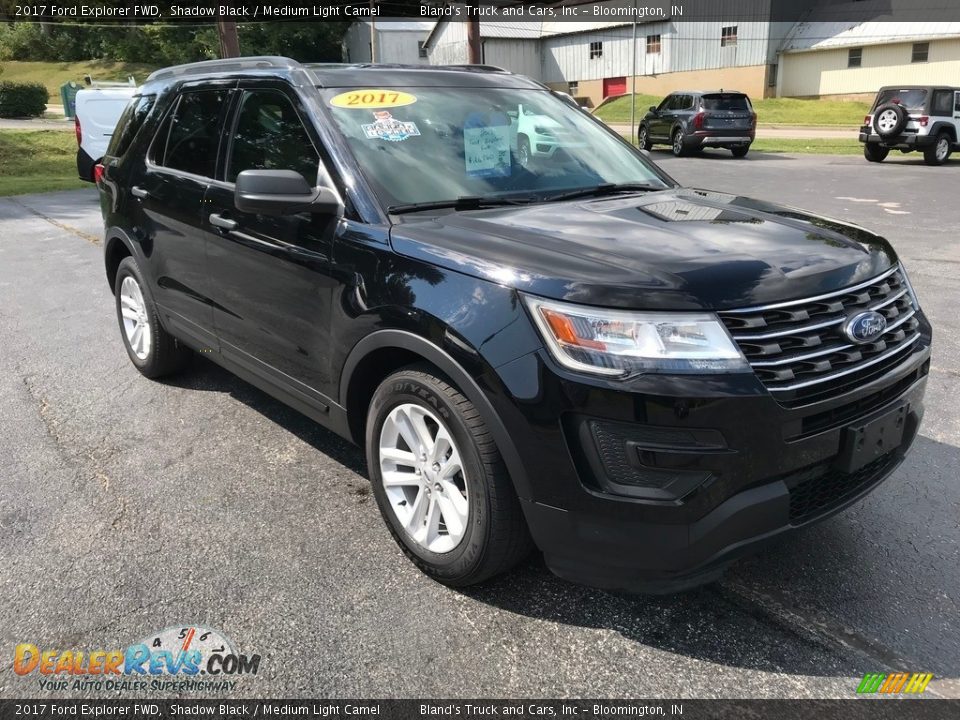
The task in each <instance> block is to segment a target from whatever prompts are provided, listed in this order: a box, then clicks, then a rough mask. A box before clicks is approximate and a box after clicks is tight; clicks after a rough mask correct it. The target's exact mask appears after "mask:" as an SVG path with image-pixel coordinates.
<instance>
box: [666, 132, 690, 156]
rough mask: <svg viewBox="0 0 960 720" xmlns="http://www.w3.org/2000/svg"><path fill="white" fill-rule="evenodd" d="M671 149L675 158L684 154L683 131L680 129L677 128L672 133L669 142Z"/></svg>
mask: <svg viewBox="0 0 960 720" xmlns="http://www.w3.org/2000/svg"><path fill="white" fill-rule="evenodd" d="M670 146H671V149H672V150H673V154H674V155H676V156H677V157H681V156H682V155H684V154H685V153H686V150H687V149H686V147H684V144H683V131H682V130H681V129H680V128H677V129H676V130H674V131H673V137H672V138H671V142H670Z"/></svg>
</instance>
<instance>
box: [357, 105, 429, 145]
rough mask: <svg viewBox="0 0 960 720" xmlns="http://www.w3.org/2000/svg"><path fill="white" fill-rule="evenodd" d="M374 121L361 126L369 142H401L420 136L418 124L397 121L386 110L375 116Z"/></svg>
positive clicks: (376, 113)
mask: <svg viewBox="0 0 960 720" xmlns="http://www.w3.org/2000/svg"><path fill="white" fill-rule="evenodd" d="M373 117H374V121H373V122H372V123H368V124H366V125H361V126H360V128H361V129H362V130H363V134H364V136H365V137H366V138H367V139H368V140H387V141H388V142H400V141H401V140H406V139H407V138H408V137H414V136H416V135H419V134H420V130H419V129H417V125H416V123H412V122H405V121H403V120H397V119H396V118H395V117H393V116H392V115H391V114H390V113H389V112H387V111H386V110H381V111H379V112H375V113H374V114H373Z"/></svg>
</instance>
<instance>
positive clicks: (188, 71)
mask: <svg viewBox="0 0 960 720" xmlns="http://www.w3.org/2000/svg"><path fill="white" fill-rule="evenodd" d="M298 67H300V63H298V62H297V61H296V60H291V59H290V58H286V57H279V56H273V55H263V56H256V57H240V58H223V59H221V60H203V61H202V62H195V63H187V64H186V65H174V66H172V67H168V68H162V69H160V70H155V71H154V72H152V73H150V75H149V76H148V77H147V80H146V81H147V82H150V81H151V80H161V79H163V78H171V77H177V76H179V75H199V74H203V73H211V72H231V71H233V70H252V69H254V68H298Z"/></svg>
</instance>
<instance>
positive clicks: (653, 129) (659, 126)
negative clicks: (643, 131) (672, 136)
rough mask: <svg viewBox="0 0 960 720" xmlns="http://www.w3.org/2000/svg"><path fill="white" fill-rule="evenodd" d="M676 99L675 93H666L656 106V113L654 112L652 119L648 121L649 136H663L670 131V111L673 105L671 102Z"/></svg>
mask: <svg viewBox="0 0 960 720" xmlns="http://www.w3.org/2000/svg"><path fill="white" fill-rule="evenodd" d="M674 100H676V96H675V95H667V97H665V98H664V99H663V101H662V102H661V103H660V105H659V106H658V107H657V111H656V113H654V116H653V121H652V122H651V123H650V136H651V137H655V138H660V139H662V138H665V137H667V135H668V134H669V133H670V127H671V124H672V122H673V121H672V119H671V117H672V116H671V112H672V107H673V102H674Z"/></svg>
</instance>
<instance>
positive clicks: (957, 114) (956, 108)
mask: <svg viewBox="0 0 960 720" xmlns="http://www.w3.org/2000/svg"><path fill="white" fill-rule="evenodd" d="M953 126H954V127H955V128H956V130H957V142H958V143H960V90H957V91H955V92H954V93H953Z"/></svg>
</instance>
